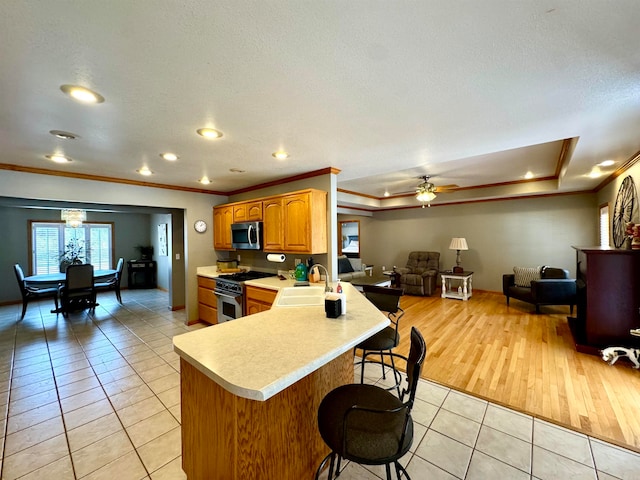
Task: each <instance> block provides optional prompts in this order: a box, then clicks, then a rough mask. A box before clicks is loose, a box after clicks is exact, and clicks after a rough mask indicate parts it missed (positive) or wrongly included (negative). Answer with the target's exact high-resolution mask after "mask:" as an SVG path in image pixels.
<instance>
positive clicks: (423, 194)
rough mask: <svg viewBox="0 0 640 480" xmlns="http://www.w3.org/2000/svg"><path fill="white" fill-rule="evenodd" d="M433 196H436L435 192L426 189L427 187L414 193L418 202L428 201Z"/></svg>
mask: <svg viewBox="0 0 640 480" xmlns="http://www.w3.org/2000/svg"><path fill="white" fill-rule="evenodd" d="M434 198H436V194H435V193H433V191H431V190H428V189H426V188H425V189H421V190H420V191H419V192H418V194H417V195H416V199H417V200H418V201H419V202H430V201H432V200H433V199H434Z"/></svg>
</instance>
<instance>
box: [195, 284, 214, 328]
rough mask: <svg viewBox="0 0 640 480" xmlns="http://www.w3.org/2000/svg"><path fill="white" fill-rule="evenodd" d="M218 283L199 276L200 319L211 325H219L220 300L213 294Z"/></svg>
mask: <svg viewBox="0 0 640 480" xmlns="http://www.w3.org/2000/svg"><path fill="white" fill-rule="evenodd" d="M215 288H216V281H215V279H213V278H208V277H201V276H198V318H199V319H200V320H201V321H203V322H207V323H209V324H211V325H215V324H216V323H218V300H217V298H216V296H215V294H214V293H213V290H214V289H215Z"/></svg>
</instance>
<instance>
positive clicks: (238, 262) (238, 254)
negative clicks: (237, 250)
mask: <svg viewBox="0 0 640 480" xmlns="http://www.w3.org/2000/svg"><path fill="white" fill-rule="evenodd" d="M240 261H241V260H240V254H238V263H240Z"/></svg>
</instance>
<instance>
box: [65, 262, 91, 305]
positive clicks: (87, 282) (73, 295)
mask: <svg viewBox="0 0 640 480" xmlns="http://www.w3.org/2000/svg"><path fill="white" fill-rule="evenodd" d="M59 294H60V308H61V310H62V314H63V315H64V316H65V317H67V316H68V315H69V312H74V311H79V310H85V309H87V308H90V309H95V307H96V306H97V305H98V304H97V303H96V289H95V285H94V283H93V265H90V264H83V265H69V266H68V267H67V276H66V282H65V284H64V285H62V286H61V287H60V289H59Z"/></svg>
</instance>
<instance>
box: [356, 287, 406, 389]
mask: <svg viewBox="0 0 640 480" xmlns="http://www.w3.org/2000/svg"><path fill="white" fill-rule="evenodd" d="M362 291H363V292H364V295H365V297H367V299H368V300H369V301H370V302H371V303H373V304H374V305H375V306H376V307H377V308H378V310H380V311H382V312H387V317H388V318H389V320H391V325H389V326H388V327H386V328H385V329H384V330H381V331H380V332H378V333H376V334H374V335H372V336H371V337H369V338H367V339H366V340H365V341H363V342H361V343H360V344H358V345H356V349H358V348H359V349H361V350H362V360H361V361H360V362H359V363H360V383H364V366H365V365H366V364H367V363H379V364H380V365H381V366H382V378H384V379H386V378H387V377H386V374H385V367H387V366H390V367H391V370H392V372H393V377H394V380H395V384H394V385H392V386H390V387H387V390H393V389H394V388H395V389H397V391H398V396H399V395H400V382H401V379H402V376H401V375H400V372H398V370H397V369H396V365H395V362H394V359H393V355H392V354H391V353H392V350H393V349H394V348H396V347H397V346H398V344H399V343H400V335H399V334H398V326H399V324H400V319H401V318H402V316H403V315H404V310H402V308H400V298H401V297H402V294H403V293H404V291H403V290H402V288H389V287H378V286H375V285H363V287H362ZM354 354H355V349H354ZM375 354H378V355H380V360H368V359H367V357H368V356H370V355H375ZM385 356H389V357H390V361H391V365H387V364H386V363H385V362H384V357H385Z"/></svg>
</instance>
